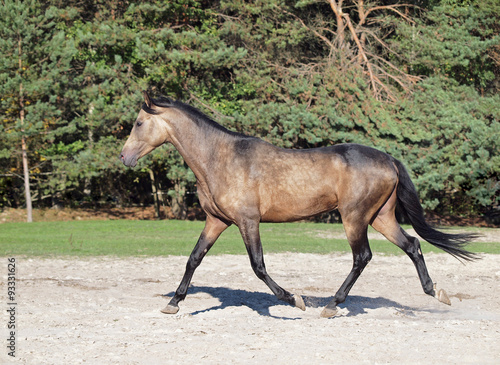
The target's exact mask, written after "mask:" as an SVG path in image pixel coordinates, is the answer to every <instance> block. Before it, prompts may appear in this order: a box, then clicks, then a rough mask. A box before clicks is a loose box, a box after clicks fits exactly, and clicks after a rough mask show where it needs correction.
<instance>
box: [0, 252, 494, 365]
mask: <svg viewBox="0 0 500 365" xmlns="http://www.w3.org/2000/svg"><path fill="white" fill-rule="evenodd" d="M16 259H17V262H16V265H17V266H16V269H17V273H16V279H17V282H16V294H17V297H16V301H17V307H16V325H17V327H16V330H17V332H16V359H15V361H12V359H11V358H10V357H9V356H7V350H6V345H7V337H8V333H7V328H6V327H7V322H8V320H9V318H8V314H7V311H6V310H2V313H3V317H1V318H2V322H3V326H2V327H3V335H2V337H1V340H2V341H3V345H2V346H1V347H2V351H1V353H0V363H1V364H10V363H21V364H82V363H85V364H148V365H149V364H181V363H187V364H223V363H224V364H227V363H230V364H233V363H234V364H257V363H263V364H302V363H310V364H363V363H368V364H379V363H394V364H396V363H397V364H401V363H404V364H498V363H499V362H500V285H499V283H500V256H499V255H485V256H484V257H483V259H482V260H480V261H477V262H474V263H469V264H467V265H462V264H461V263H460V262H458V261H457V260H455V259H454V258H452V257H451V256H449V255H446V254H428V255H427V256H426V261H427V266H428V268H429V271H430V273H431V277H432V278H433V280H434V281H435V282H437V284H438V288H444V289H446V290H447V292H448V294H449V295H450V297H451V301H452V305H451V306H447V305H444V304H442V303H439V302H438V301H437V300H436V299H435V298H431V297H429V296H427V295H425V294H424V293H423V291H422V289H421V287H420V283H419V280H418V278H417V274H416V271H415V268H414V267H413V265H412V263H411V261H410V260H409V259H408V258H407V257H405V256H397V257H396V256H383V255H375V256H374V258H373V260H372V262H371V263H370V264H369V265H368V267H367V268H366V270H365V271H364V273H363V275H362V276H361V278H360V279H359V280H358V282H357V283H356V285H355V286H354V288H353V290H352V291H351V295H350V297H349V298H348V299H347V301H346V302H345V303H344V304H342V305H341V306H340V308H341V309H340V312H339V315H338V316H337V317H335V318H331V319H323V318H320V312H321V310H322V307H323V306H324V305H326V304H327V303H328V301H329V298H331V296H332V295H333V294H334V292H335V291H336V289H337V288H338V287H339V286H340V284H341V283H342V281H343V280H344V279H345V277H346V275H347V273H348V271H349V270H350V267H351V255H350V254H332V255H314V254H271V255H266V263H267V267H268V271H269V273H270V274H271V276H272V277H273V278H274V279H275V280H276V281H277V282H278V283H279V284H280V285H282V286H283V287H284V288H286V289H288V290H290V291H292V292H294V293H298V294H301V295H303V296H304V299H305V301H306V305H307V310H306V311H305V312H302V311H300V310H299V309H297V308H293V307H291V306H288V305H285V304H283V303H281V302H279V301H278V300H277V299H275V297H274V296H272V295H271V294H270V291H269V289H268V288H267V287H266V286H265V285H264V283H262V282H261V281H260V280H258V279H257V278H256V277H255V276H254V274H253V272H252V270H251V268H250V265H249V262H248V258H247V257H245V256H230V255H226V256H208V257H207V258H206V259H205V261H204V262H203V264H202V265H201V266H200V268H199V269H198V271H197V272H196V273H195V276H194V279H193V283H192V287H191V289H190V292H189V294H188V297H187V298H186V300H185V301H184V302H182V303H181V308H180V311H179V312H178V313H177V314H175V315H165V314H162V313H160V309H161V308H163V307H164V306H165V305H166V304H167V298H166V297H164V296H162V294H167V295H169V296H171V295H172V294H173V291H174V290H175V289H176V287H177V285H178V283H179V281H180V279H181V276H182V274H183V270H184V266H185V262H186V257H164V258H126V259H122V258H111V257H98V258H85V259H75V258H68V259H47V258H45V259H43V258H33V259H32V258H22V257H20V258H16ZM0 260H1V262H2V264H1V265H0V269H1V270H2V271H3V273H2V278H3V280H2V285H1V286H0V290H1V293H2V296H3V297H4V298H5V297H6V292H7V288H6V285H5V283H6V278H7V275H6V272H7V258H5V257H3V258H0ZM3 306H4V307H5V308H6V309H8V306H7V304H6V301H4V303H3Z"/></svg>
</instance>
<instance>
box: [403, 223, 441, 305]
mask: <svg viewBox="0 0 500 365" xmlns="http://www.w3.org/2000/svg"><path fill="white" fill-rule="evenodd" d="M403 234H404V235H405V237H406V239H407V240H408V244H407V245H406V246H405V247H404V248H403V250H404V252H405V253H406V254H407V255H408V256H409V257H410V259H411V260H412V261H413V264H414V265H415V268H416V269H417V273H418V277H419V279H420V283H421V284H422V289H423V290H424V292H425V293H426V294H429V295H431V296H435V295H436V293H435V290H434V283H433V282H432V279H431V278H430V276H429V272H428V271H427V266H426V265H425V260H424V256H423V255H422V250H421V248H420V242H419V241H418V239H416V238H415V237H412V236H410V235H408V234H407V233H406V232H404V231H403Z"/></svg>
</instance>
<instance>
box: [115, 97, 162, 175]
mask: <svg viewBox="0 0 500 365" xmlns="http://www.w3.org/2000/svg"><path fill="white" fill-rule="evenodd" d="M169 103H171V101H170V100H169V99H166V98H162V99H160V100H153V99H151V98H150V97H149V95H148V94H147V93H146V92H144V104H143V106H142V109H141V111H140V112H139V115H138V116H137V119H136V121H135V123H134V127H133V128H132V131H131V132H130V136H129V137H128V139H127V142H125V145H124V146H123V149H122V152H121V154H120V159H121V160H122V162H123V163H124V165H125V166H129V167H134V166H135V165H137V160H138V159H140V158H141V157H143V156H145V155H147V154H148V153H150V152H151V151H153V150H154V149H155V148H157V147H159V146H161V145H162V144H164V143H165V142H168V141H169V133H168V130H169V126H168V124H167V122H166V120H165V118H164V116H162V114H164V113H165V111H167V110H168V104H169Z"/></svg>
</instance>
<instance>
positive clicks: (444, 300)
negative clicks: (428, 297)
mask: <svg viewBox="0 0 500 365" xmlns="http://www.w3.org/2000/svg"><path fill="white" fill-rule="evenodd" d="M436 298H437V300H439V301H440V302H441V303H444V304H448V305H451V301H450V298H449V297H448V294H446V292H445V291H444V290H443V289H439V291H438V293H437V295H436Z"/></svg>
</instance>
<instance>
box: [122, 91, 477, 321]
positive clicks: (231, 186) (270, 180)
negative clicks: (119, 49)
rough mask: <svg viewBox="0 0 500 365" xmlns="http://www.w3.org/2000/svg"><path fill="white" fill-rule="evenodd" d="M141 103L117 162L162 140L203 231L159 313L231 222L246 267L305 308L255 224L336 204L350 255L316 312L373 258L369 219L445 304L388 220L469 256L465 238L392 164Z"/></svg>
mask: <svg viewBox="0 0 500 365" xmlns="http://www.w3.org/2000/svg"><path fill="white" fill-rule="evenodd" d="M144 100H145V102H144V104H143V106H142V109H141V111H140V112H139V115H138V117H137V120H136V121H135V124H134V126H133V128H132V132H131V134H130V136H129V138H128V140H127V142H126V143H125V146H124V147H123V150H122V152H121V156H120V158H121V160H122V161H123V163H124V164H125V165H126V166H130V167H134V166H135V165H136V164H137V160H138V159H139V158H141V157H143V156H144V155H146V154H148V153H149V152H151V151H152V150H154V149H155V148H157V147H159V146H161V145H162V144H164V143H166V142H169V143H172V144H173V145H174V146H175V148H176V149H177V150H178V151H179V153H180V154H181V155H182V157H183V158H184V160H185V161H186V163H187V164H188V166H189V167H190V168H191V169H192V170H193V172H194V174H195V175H196V178H197V188H198V197H199V201H200V205H201V207H202V208H203V210H204V211H205V213H206V215H207V219H206V223H205V228H204V229H203V231H202V233H201V235H200V238H199V239H198V243H197V244H196V246H195V248H194V249H193V252H192V253H191V255H190V257H189V259H188V262H187V265H186V271H185V273H184V277H183V278H182V281H181V283H180V285H179V287H178V289H177V291H176V292H175V295H174V296H173V298H172V299H171V301H170V303H169V304H168V305H167V307H165V308H164V309H163V310H162V312H163V313H169V314H173V313H177V311H178V310H179V306H178V304H179V302H180V301H181V300H183V299H184V298H185V297H186V293H187V290H188V286H189V284H190V282H191V278H192V276H193V273H194V271H195V269H196V268H197V267H198V265H200V263H201V261H202V259H203V257H204V256H205V255H206V253H207V252H208V250H210V248H211V247H212V245H213V244H214V243H215V241H216V240H217V238H218V237H219V235H220V234H221V233H222V232H223V231H224V230H225V229H226V228H227V227H229V226H230V225H231V224H235V225H236V226H238V228H239V230H240V233H241V236H242V237H243V241H244V243H245V246H246V249H247V252H248V255H249V257H250V262H251V265H252V269H253V270H254V272H255V274H256V275H257V277H258V278H259V279H261V280H263V281H264V282H265V283H266V284H267V286H268V287H269V288H270V289H271V291H272V292H273V293H274V294H275V295H276V297H278V298H279V299H280V300H283V301H285V302H287V303H290V304H291V305H294V306H296V307H298V308H300V309H302V310H305V304H304V301H303V299H302V297H301V296H300V295H297V294H295V295H294V294H292V293H290V292H288V291H286V290H284V289H283V288H281V287H280V286H279V285H278V284H277V283H276V282H275V281H274V280H273V279H272V278H271V277H270V276H269V274H268V273H267V271H266V266H265V264H264V258H263V251H262V244H261V240H260V235H259V223H260V222H290V221H296V220H300V219H304V218H308V217H311V216H314V215H317V214H320V213H323V212H328V211H331V210H334V209H338V211H339V212H340V214H341V216H342V221H343V224H344V229H345V233H346V235H347V240H348V241H349V245H350V246H351V249H352V253H353V266H352V270H351V272H350V273H349V275H348V276H347V278H346V280H345V281H344V283H343V284H342V286H341V287H340V288H339V290H338V291H337V293H336V294H335V296H334V297H333V299H332V300H331V302H330V303H329V304H328V305H327V306H326V307H325V308H324V310H323V312H322V313H321V316H322V317H332V316H334V315H335V314H336V312H337V305H338V304H339V303H342V302H343V301H344V300H345V299H346V297H347V295H348V293H349V291H350V289H351V288H352V286H353V285H354V283H355V282H356V280H357V279H358V277H359V275H360V274H361V272H362V271H363V269H364V268H365V266H366V265H367V264H368V262H369V261H370V259H371V258H372V252H371V250H370V246H369V243H368V236H367V229H368V225H371V226H373V227H374V228H375V229H376V230H377V231H379V232H380V233H382V234H383V235H384V236H385V237H386V238H387V239H388V240H389V241H391V242H393V243H394V244H395V245H397V246H398V247H400V248H401V249H402V250H403V251H404V252H406V254H407V255H408V256H409V257H410V259H411V260H412V261H413V263H414V264H415V267H416V269H417V272H418V276H419V278H420V282H421V284H422V288H423V290H424V292H425V293H427V294H429V295H431V296H434V297H436V298H437V299H438V300H439V301H441V302H444V303H447V304H450V302H449V299H448V296H447V295H446V293H445V292H444V291H443V290H437V289H436V287H435V285H434V284H433V282H432V280H431V278H430V277H429V274H428V272H427V268H426V265H425V262H424V258H423V256H422V251H421V250H420V243H419V241H418V240H417V239H416V238H414V237H412V236H410V235H409V234H407V233H406V232H405V231H404V230H403V229H402V228H401V227H400V225H399V224H398V222H397V220H396V217H395V213H394V212H395V209H396V205H399V206H400V207H401V208H402V210H404V211H405V212H406V214H407V216H408V217H409V219H410V221H411V224H412V226H413V227H414V228H415V230H416V232H417V233H418V234H419V235H420V236H421V237H422V238H424V239H425V240H426V241H428V242H430V243H431V244H433V245H434V246H437V247H439V248H440V249H443V250H444V251H446V252H448V253H450V254H451V255H453V256H455V257H457V258H461V259H465V260H471V259H473V258H474V255H473V254H472V253H470V252H468V251H466V250H464V248H463V246H464V245H465V244H466V243H467V242H468V241H470V239H472V238H473V235H466V234H446V233H442V232H439V231H437V230H435V229H433V228H431V227H430V226H429V225H428V224H427V222H426V221H425V219H424V215H423V209H422V206H421V205H420V202H419V198H418V195H417V191H416V189H415V187H414V185H413V183H412V182H411V180H410V176H409V175H408V172H407V171H406V169H405V168H404V166H403V165H402V163H401V162H399V161H398V160H396V159H394V158H393V157H391V156H389V155H387V154H385V153H383V152H380V151H378V150H376V149H373V148H370V147H365V146H362V145H357V144H339V145H334V146H330V147H324V148H314V149H304V150H290V149H282V148H278V147H275V146H273V145H271V144H269V143H267V142H264V141H262V140H260V139H258V138H254V137H249V136H246V135H242V134H238V133H234V132H231V131H229V130H227V129H226V128H224V127H222V126H221V125H219V124H217V123H216V122H214V121H213V120H211V119H210V118H208V117H207V116H206V115H204V114H203V113H201V112H200V111H199V110H197V109H195V108H193V107H191V106H189V105H187V104H184V103H182V102H179V101H174V100H170V99H168V98H165V97H160V98H158V99H152V98H150V97H149V95H148V94H147V93H144Z"/></svg>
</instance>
